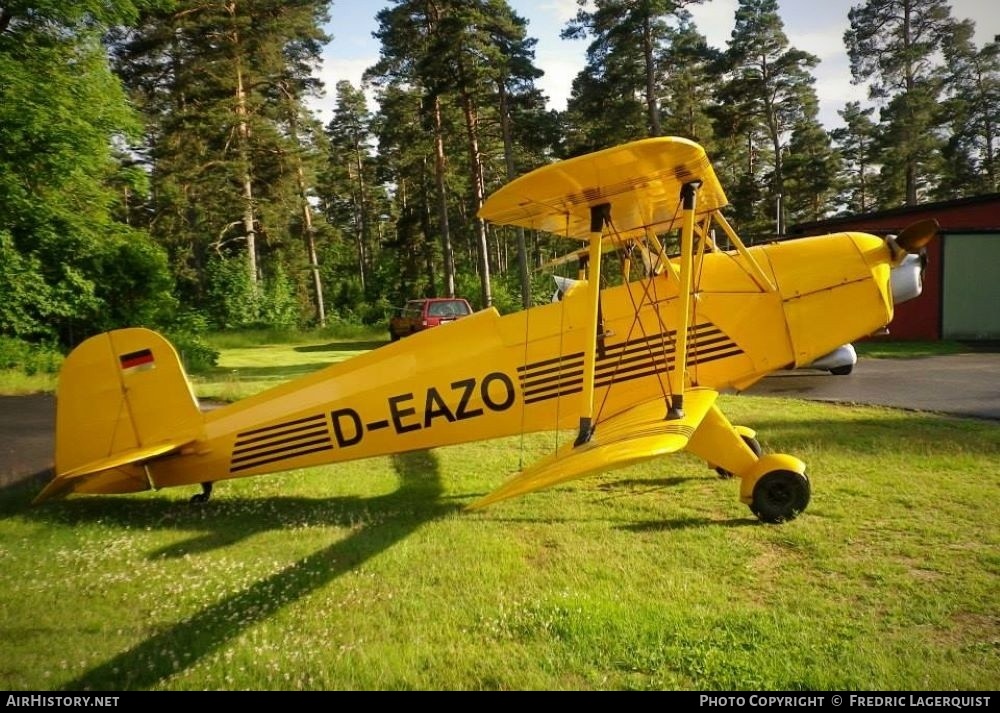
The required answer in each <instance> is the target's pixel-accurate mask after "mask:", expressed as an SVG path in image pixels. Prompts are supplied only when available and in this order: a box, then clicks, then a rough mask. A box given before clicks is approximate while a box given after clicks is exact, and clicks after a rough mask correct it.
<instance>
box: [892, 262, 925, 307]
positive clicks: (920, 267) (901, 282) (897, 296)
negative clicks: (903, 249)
mask: <svg viewBox="0 0 1000 713" xmlns="http://www.w3.org/2000/svg"><path fill="white" fill-rule="evenodd" d="M889 287H890V289H891V290H892V303H893V304H897V305H898V304H900V303H901V302H906V301H907V300H912V299H913V298H914V297H919V296H920V293H921V292H922V291H923V288H924V260H923V257H922V256H921V255H912V254H907V255H906V257H904V258H903V261H902V262H900V263H899V264H898V265H896V266H894V267H893V268H892V271H891V272H890V273H889Z"/></svg>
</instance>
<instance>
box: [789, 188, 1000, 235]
mask: <svg viewBox="0 0 1000 713" xmlns="http://www.w3.org/2000/svg"><path fill="white" fill-rule="evenodd" d="M925 218H935V219H937V221H938V222H939V223H940V224H941V229H942V230H944V231H948V232H1000V193H987V194H985V195H981V196H972V197H970V198H957V199H955V200H950V201H938V202H935V203H920V204H918V205H907V206H900V207H899V208H891V209H889V210H883V211H878V212H875V213H863V214H859V215H847V216H838V217H836V218H827V219H826V220H817V221H813V222H811V223H799V224H798V225H793V226H791V227H790V228H789V229H788V236H789V237H802V236H805V235H817V234H821V233H829V232H834V231H837V230H868V231H870V232H898V231H900V230H902V229H903V228H905V227H906V226H907V225H909V224H910V223H913V222H915V221H917V220H923V219H925Z"/></svg>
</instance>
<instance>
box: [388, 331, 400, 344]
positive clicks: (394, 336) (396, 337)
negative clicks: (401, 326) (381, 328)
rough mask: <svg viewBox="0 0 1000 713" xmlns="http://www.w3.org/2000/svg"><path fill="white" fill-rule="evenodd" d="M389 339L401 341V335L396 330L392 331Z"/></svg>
mask: <svg viewBox="0 0 1000 713" xmlns="http://www.w3.org/2000/svg"><path fill="white" fill-rule="evenodd" d="M389 341H390V342H398V341H399V335H398V334H396V333H395V332H392V331H390V332H389Z"/></svg>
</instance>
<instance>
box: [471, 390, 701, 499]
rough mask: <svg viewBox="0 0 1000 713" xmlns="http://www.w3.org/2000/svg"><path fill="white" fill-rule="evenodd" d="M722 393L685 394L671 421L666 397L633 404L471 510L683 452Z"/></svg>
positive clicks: (695, 392) (513, 480) (692, 392)
mask: <svg viewBox="0 0 1000 713" xmlns="http://www.w3.org/2000/svg"><path fill="white" fill-rule="evenodd" d="M718 395H719V394H718V392H717V391H715V390H713V389H690V390H688V391H686V392H685V393H684V416H683V418H679V419H674V420H671V421H668V420H666V419H665V416H666V406H665V405H664V403H663V400H662V399H656V400H655V401H647V402H645V403H642V404H639V405H637V406H633V407H632V408H630V409H629V410H627V411H623V412H622V413H620V414H617V415H615V416H612V417H611V418H609V419H607V420H606V421H601V422H599V423H598V425H597V428H596V430H595V432H594V436H593V438H591V440H590V441H588V442H587V443H584V444H583V445H581V446H575V445H573V444H572V443H569V444H567V445H565V446H563V447H562V448H560V449H559V450H558V451H556V452H555V453H553V454H552V455H550V456H547V457H545V458H543V459H542V460H540V461H538V462H537V463H535V464H534V465H532V466H531V467H529V468H526V469H525V470H523V471H521V472H520V473H519V474H518V475H516V476H514V477H513V478H511V479H510V480H508V481H507V482H506V483H504V484H503V485H501V486H500V487H499V488H497V489H496V490H494V491H493V492H492V493H490V494H489V495H487V496H486V497H483V498H480V499H479V500H477V501H476V502H474V503H472V505H470V506H469V507H470V508H471V509H478V508H483V507H486V506H487V505H492V504H493V503H495V502H498V501H500V500H506V499H507V498H513V497H516V496H518V495H524V494H525V493H530V492H533V491H535V490H541V489H543V488H548V487H550V486H553V485H558V484H559V483H565V482H566V481H569V480H573V479H575V478H582V477H583V476H585V475H591V474H593V473H599V472H602V471H606V470H613V469H615V468H622V467H624V466H627V465H632V464H633V463H639V462H641V461H644V460H647V459H649V458H654V457H656V456H661V455H665V454H667V453H675V452H677V451H679V450H683V449H684V447H685V446H687V443H688V441H689V440H690V438H691V436H692V435H693V434H694V432H695V431H696V430H697V429H698V426H699V425H700V424H701V422H702V420H703V419H704V418H705V414H707V413H708V411H709V409H710V408H711V407H712V405H713V404H714V403H715V400H716V398H717V397H718Z"/></svg>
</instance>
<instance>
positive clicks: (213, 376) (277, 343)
mask: <svg viewBox="0 0 1000 713" xmlns="http://www.w3.org/2000/svg"><path fill="white" fill-rule="evenodd" d="M251 336H252V335H250V334H247V333H242V332H241V333H237V334H232V335H213V336H212V337H211V339H210V341H211V342H212V344H213V346H215V347H216V348H218V349H221V350H222V351H221V353H220V356H219V363H218V366H216V367H215V368H212V369H209V370H207V371H204V372H202V373H199V374H195V375H193V376H192V377H191V381H192V383H193V384H194V387H195V392H196V393H197V394H198V396H199V397H200V398H207V399H217V400H221V401H236V400H238V399H242V398H246V397H247V396H251V395H253V394H255V393H258V392H260V391H263V390H264V389H268V388H270V387H272V386H277V385H278V384H280V383H282V382H283V381H287V380H289V379H294V378H295V377H297V376H302V375H304V374H308V373H310V372H312V371H316V370H318V369H322V368H323V367H325V366H328V365H329V364H334V363H336V362H339V361H343V360H344V359H349V358H351V357H352V356H356V355H358V354H361V353H363V352H366V351H369V350H371V349H375V348H377V347H380V346H382V345H383V344H385V343H387V342H388V341H389V339H388V334H387V333H386V334H382V333H381V332H378V333H372V332H367V333H362V334H358V335H352V337H351V338H347V339H345V338H342V337H341V338H336V337H330V336H327V335H324V334H315V333H312V336H313V338H312V340H309V339H308V338H306V337H303V336H301V335H300V336H297V337H296V338H295V339H294V340H286V341H282V340H281V336H280V335H271V337H272V338H271V339H270V340H268V339H264V338H263V337H264V336H266V335H258V336H259V337H261V338H260V339H259V340H258V341H252V340H251ZM223 345H228V346H223Z"/></svg>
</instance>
